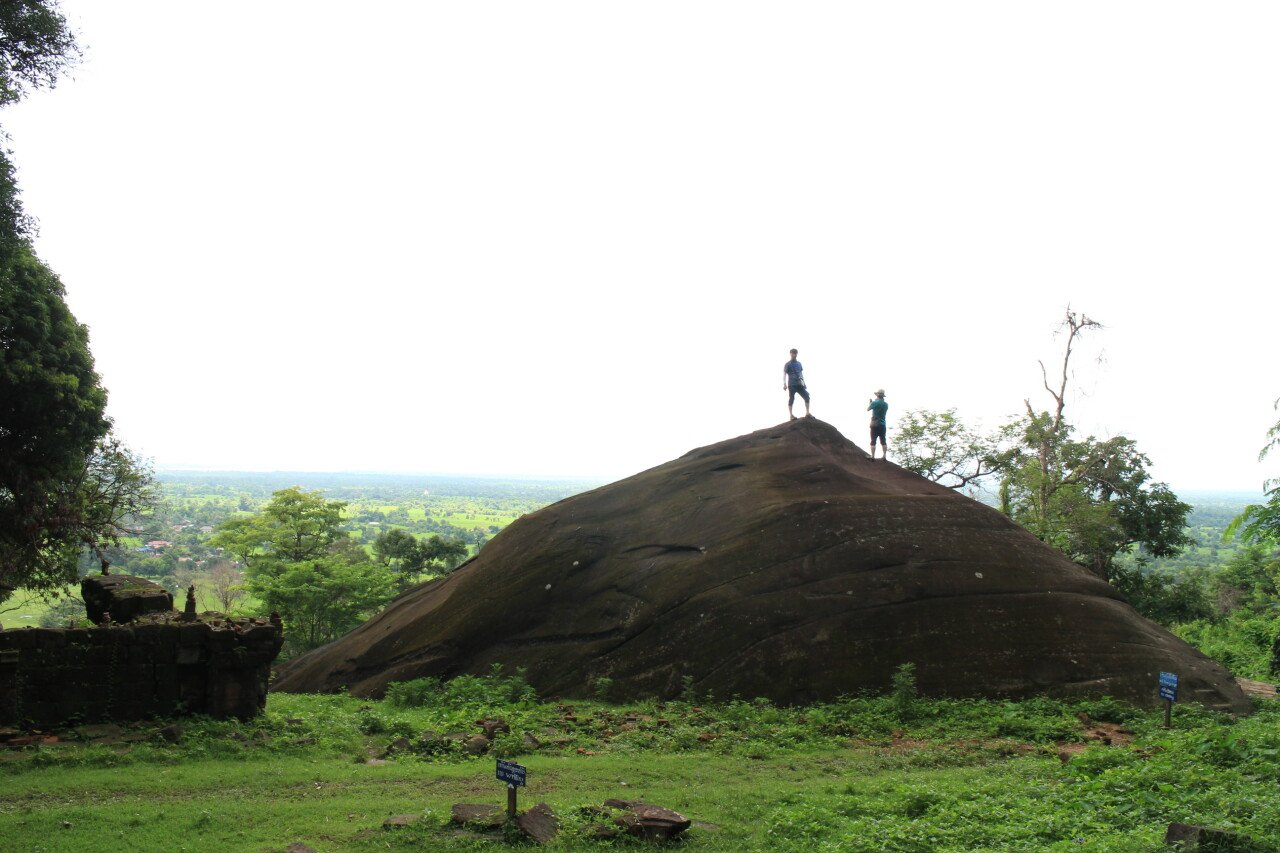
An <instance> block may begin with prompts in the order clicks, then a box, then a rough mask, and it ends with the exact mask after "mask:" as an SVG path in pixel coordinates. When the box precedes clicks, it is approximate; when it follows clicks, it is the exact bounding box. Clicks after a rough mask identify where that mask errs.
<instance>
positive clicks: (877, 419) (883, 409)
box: [867, 388, 889, 459]
mask: <svg viewBox="0 0 1280 853" xmlns="http://www.w3.org/2000/svg"><path fill="white" fill-rule="evenodd" d="M867 410H868V411H869V412H871V458H872V459H875V458H876V439H877V438H878V439H880V457H881V458H882V459H887V458H888V456H889V448H888V446H887V445H886V444H885V442H884V433H885V428H886V426H887V421H886V418H885V415H886V414H888V412H889V404H888V403H886V402H885V401H884V389H883V388H881V389H880V390H879V391H877V392H876V398H875V399H874V400H871V401H869V402H868V403H867Z"/></svg>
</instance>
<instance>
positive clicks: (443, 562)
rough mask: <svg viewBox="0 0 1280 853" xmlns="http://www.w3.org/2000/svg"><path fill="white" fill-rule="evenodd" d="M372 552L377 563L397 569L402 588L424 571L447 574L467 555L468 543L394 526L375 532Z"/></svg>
mask: <svg viewBox="0 0 1280 853" xmlns="http://www.w3.org/2000/svg"><path fill="white" fill-rule="evenodd" d="M373 554H374V556H375V557H376V558H377V559H378V561H379V562H380V563H382V564H383V565H385V566H388V567H390V568H391V569H392V570H393V571H395V572H396V574H397V576H398V579H399V584H400V586H401V587H402V588H404V587H407V586H409V585H410V584H411V583H413V582H414V581H415V580H417V579H418V577H419V575H421V574H422V573H423V572H425V571H428V570H430V571H433V572H435V573H437V574H447V573H449V572H451V571H453V569H455V568H456V567H457V566H458V564H459V563H460V562H462V560H463V559H464V558H465V557H466V556H467V543H465V542H463V541H461V540H458V539H444V538H441V537H440V536H437V535H432V536H430V537H428V538H426V539H421V540H420V539H418V538H417V537H415V536H414V535H413V534H412V533H409V532H408V531H406V530H401V529H400V528H398V527H393V528H391V529H390V530H384V531H383V532H382V533H379V534H378V538H377V539H376V540H374V543H373Z"/></svg>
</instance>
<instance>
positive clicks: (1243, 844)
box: [1164, 823, 1259, 853]
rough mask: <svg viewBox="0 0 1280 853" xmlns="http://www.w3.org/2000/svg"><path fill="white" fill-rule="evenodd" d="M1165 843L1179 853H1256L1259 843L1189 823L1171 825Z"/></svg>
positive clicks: (1231, 833)
mask: <svg viewBox="0 0 1280 853" xmlns="http://www.w3.org/2000/svg"><path fill="white" fill-rule="evenodd" d="M1164 843H1165V844H1166V845H1168V846H1169V847H1172V848H1173V849H1174V850H1177V851H1178V853H1254V851H1257V850H1258V849H1259V847H1258V843H1257V842H1256V841H1254V840H1253V839H1251V838H1246V837H1245V836H1243V835H1239V834H1237V833H1234V832H1227V831H1226V830H1224V829H1209V828H1208V827H1205V826H1195V825H1194V824H1189V823H1171V824H1169V829H1168V830H1167V831H1166V832H1165V834H1164Z"/></svg>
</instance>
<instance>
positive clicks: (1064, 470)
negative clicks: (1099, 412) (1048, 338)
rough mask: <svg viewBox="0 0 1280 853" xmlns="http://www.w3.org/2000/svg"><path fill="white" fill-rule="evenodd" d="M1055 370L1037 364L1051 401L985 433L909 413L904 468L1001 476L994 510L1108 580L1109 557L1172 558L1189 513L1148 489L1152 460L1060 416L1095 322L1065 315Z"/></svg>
mask: <svg viewBox="0 0 1280 853" xmlns="http://www.w3.org/2000/svg"><path fill="white" fill-rule="evenodd" d="M1063 327H1064V329H1065V330H1066V332H1067V338H1066V347H1065V352H1064V354H1063V358H1062V369H1061V373H1060V374H1058V375H1056V381H1055V382H1053V383H1051V382H1050V379H1049V373H1048V370H1047V369H1046V368H1045V365H1044V362H1040V370H1041V375H1042V378H1043V381H1044V388H1045V390H1046V391H1047V392H1048V394H1049V396H1050V397H1051V399H1052V401H1053V405H1052V407H1051V408H1049V409H1048V410H1037V409H1036V408H1035V407H1033V406H1032V404H1031V401H1030V399H1027V400H1025V401H1024V406H1025V409H1026V411H1025V414H1024V415H1022V416H1021V417H1018V418H1015V419H1013V420H1011V421H1010V422H1008V423H1006V424H1005V425H1004V426H1003V427H1001V428H1000V429H998V430H996V431H994V432H992V433H991V434H983V433H980V432H977V431H975V430H973V429H970V428H969V427H968V426H966V425H965V424H964V423H963V422H962V421H961V420H960V419H959V417H958V416H957V415H956V413H955V410H954V409H951V410H948V411H945V412H936V413H935V412H921V411H917V412H909V413H908V416H907V417H906V418H904V419H903V420H902V421H900V423H905V427H906V436H905V440H904V439H903V438H902V437H899V438H898V439H897V446H898V449H899V450H898V453H899V460H900V461H901V463H902V464H903V467H906V468H909V469H910V470H913V471H916V472H917V473H919V474H922V475H923V476H926V477H929V478H930V479H933V480H935V481H936V482H941V483H943V484H944V485H949V486H951V487H953V488H959V487H963V486H967V485H969V484H971V483H973V482H975V481H977V480H979V479H981V478H983V477H986V476H988V475H990V474H992V473H998V474H999V475H1000V490H999V496H1000V508H1001V510H1002V511H1003V512H1005V513H1006V514H1007V515H1009V516H1010V517H1011V518H1013V519H1014V520H1015V521H1017V522H1018V523H1019V524H1021V525H1022V526H1023V527H1025V528H1027V529H1028V530H1029V531H1031V532H1032V533H1034V534H1035V535H1036V536H1037V537H1039V538H1040V539H1042V540H1043V541H1045V542H1047V543H1049V544H1050V545H1053V546H1054V547H1056V548H1058V549H1059V550H1061V551H1062V552H1063V553H1065V554H1066V555H1067V556H1069V557H1070V558H1071V559H1072V560H1075V561H1076V562H1078V563H1080V564H1081V565H1084V566H1087V567H1088V568H1090V569H1091V570H1093V571H1094V572H1096V573H1097V574H1098V575H1099V576H1101V577H1102V578H1104V579H1109V578H1110V577H1111V575H1112V572H1113V570H1114V566H1115V559H1116V556H1117V555H1119V554H1121V553H1124V552H1126V551H1129V550H1130V549H1132V548H1133V547H1134V546H1141V548H1142V551H1143V552H1144V554H1145V555H1147V556H1155V557H1167V556H1172V555H1174V554H1176V553H1178V552H1179V551H1180V550H1181V549H1182V548H1184V547H1185V546H1186V545H1188V544H1190V542H1191V541H1192V540H1191V538H1190V537H1189V536H1188V535H1187V533H1186V518H1187V514H1188V513H1189V512H1190V511H1191V507H1190V506H1189V505H1188V504H1186V503H1183V502H1182V501H1180V500H1178V497H1177V495H1175V494H1174V493H1173V492H1172V490H1170V489H1169V487H1168V486H1167V485H1166V484H1164V483H1158V482H1153V481H1152V480H1151V475H1150V473H1149V471H1148V467H1149V466H1150V464H1151V460H1150V459H1149V458H1148V457H1147V456H1146V455H1145V454H1143V453H1141V452H1139V451H1138V449H1137V446H1136V444H1135V443H1134V442H1133V440H1132V439H1129V438H1127V437H1125V436H1123V435H1120V436H1114V437H1112V438H1107V439H1098V438H1095V437H1094V436H1088V437H1085V438H1077V437H1076V436H1075V427H1074V426H1072V424H1071V423H1070V422H1069V421H1068V420H1067V418H1066V399H1067V389H1068V385H1069V382H1070V377H1071V357H1072V354H1073V352H1074V349H1075V347H1076V346H1077V344H1078V343H1079V340H1080V338H1081V336H1082V335H1084V334H1086V333H1088V332H1090V331H1092V330H1095V329H1101V328H1102V326H1101V324H1100V323H1098V322H1097V321H1096V320H1093V319H1091V318H1089V317H1088V316H1086V315H1084V314H1080V313H1076V312H1074V311H1071V310H1070V309H1068V310H1067V312H1066V318H1065V320H1064V322H1063Z"/></svg>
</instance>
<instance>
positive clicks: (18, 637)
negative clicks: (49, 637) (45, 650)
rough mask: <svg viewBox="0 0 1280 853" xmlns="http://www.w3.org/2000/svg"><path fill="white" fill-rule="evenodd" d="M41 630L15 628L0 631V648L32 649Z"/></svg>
mask: <svg viewBox="0 0 1280 853" xmlns="http://www.w3.org/2000/svg"><path fill="white" fill-rule="evenodd" d="M42 633H43V631H41V630H39V629H35V630H33V629H31V628H15V629H13V630H12V631H0V649H34V648H35V647H36V645H37V640H38V639H39V637H40V635H41V634H42Z"/></svg>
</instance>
